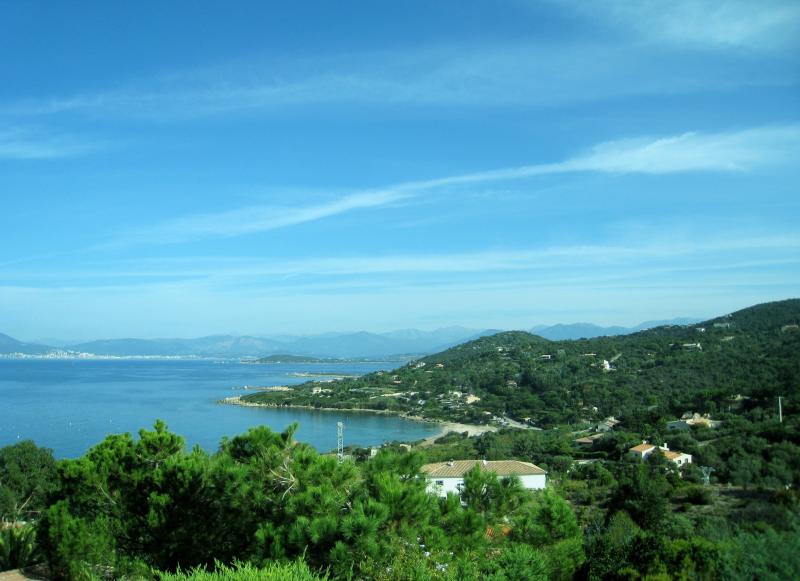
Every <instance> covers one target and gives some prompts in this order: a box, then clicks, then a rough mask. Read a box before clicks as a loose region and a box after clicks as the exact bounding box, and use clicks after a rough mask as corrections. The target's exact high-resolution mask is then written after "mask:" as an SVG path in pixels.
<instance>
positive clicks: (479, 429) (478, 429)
mask: <svg viewBox="0 0 800 581" xmlns="http://www.w3.org/2000/svg"><path fill="white" fill-rule="evenodd" d="M217 403H220V404H224V405H238V406H242V407H256V408H258V407H266V408H275V409H278V408H286V409H303V410H311V411H321V412H347V413H367V414H377V415H384V416H398V417H401V418H405V419H407V420H411V421H414V422H420V423H426V424H435V425H436V426H437V427H438V428H439V429H438V431H437V432H436V433H435V434H433V435H431V436H428V437H427V438H425V439H424V440H423V441H422V442H421V443H420V444H419V446H420V447H426V446H430V445H432V444H433V443H434V442H435V441H436V440H438V439H439V438H441V437H442V436H445V435H447V434H448V433H450V432H457V433H459V434H461V433H464V432H467V434H468V435H469V436H478V435H480V434H485V433H487V432H496V431H497V430H499V429H500V428H498V427H497V426H490V425H488V424H460V423H458V422H451V421H448V420H435V419H431V418H423V417H422V416H415V415H411V414H408V413H405V412H397V411H393V410H370V409H360V408H326V407H315V406H311V405H278V404H271V403H253V402H247V401H242V396H240V395H234V396H230V397H225V398H222V399H221V400H218V401H217Z"/></svg>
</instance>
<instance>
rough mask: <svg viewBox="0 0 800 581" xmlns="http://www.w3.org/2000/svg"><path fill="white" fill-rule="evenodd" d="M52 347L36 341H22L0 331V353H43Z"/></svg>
mask: <svg viewBox="0 0 800 581" xmlns="http://www.w3.org/2000/svg"><path fill="white" fill-rule="evenodd" d="M53 349H54V348H53V347H49V346H47V345H39V344H37V343H23V342H22V341H17V340H16V339H14V338H13V337H9V336H8V335H4V334H3V333H0V354H3V353H24V354H25V355H43V354H45V353H47V352H49V351H52V350H53Z"/></svg>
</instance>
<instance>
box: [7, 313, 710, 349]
mask: <svg viewBox="0 0 800 581" xmlns="http://www.w3.org/2000/svg"><path fill="white" fill-rule="evenodd" d="M694 322H697V319H687V318H681V319H672V320H669V321H648V322H646V323H642V324H641V325H637V326H636V327H600V326H597V325H592V324H590V323H574V324H570V325H561V324H559V325H551V326H537V327H534V328H533V329H531V332H532V333H535V334H537V335H539V336H541V337H544V338H546V339H550V340H565V339H580V338H592V337H600V336H604V335H626V334H628V333H633V332H636V331H641V330H644V329H650V328H652V327H657V326H661V325H686V324H691V323H694ZM500 331H501V330H500V329H484V330H480V329H469V328H465V327H446V328H443V329H436V330H435V331H421V330H419V329H402V330H398V331H390V332H388V333H369V332H366V331H359V332H353V333H325V334H321V335H279V336H273V337H252V336H237V335H211V336H208V337H200V338H196V339H135V338H130V339H99V340H96V341H88V342H85V343H77V344H73V345H66V346H64V347H63V348H56V347H51V346H48V345H40V344H36V343H24V342H21V341H17V340H16V339H13V338H12V337H9V336H8V335H3V334H0V354H9V353H22V354H26V355H43V354H46V353H49V352H54V351H58V350H59V349H63V350H67V351H76V352H81V353H92V354H94V355H105V356H118V357H125V356H148V357H179V356H194V357H230V358H239V357H248V358H249V357H252V358H257V357H266V356H269V355H275V354H281V355H298V356H309V357H329V358H331V357H334V358H343V359H353V358H382V357H393V356H402V355H426V354H429V353H436V352H438V351H442V350H444V349H447V348H449V347H452V346H454V345H458V344H459V343H464V342H465V341H471V340H473V339H477V338H479V337H484V336H487V335H494V334H495V333H499V332H500Z"/></svg>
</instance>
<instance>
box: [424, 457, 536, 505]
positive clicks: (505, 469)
mask: <svg viewBox="0 0 800 581" xmlns="http://www.w3.org/2000/svg"><path fill="white" fill-rule="evenodd" d="M475 466H477V467H478V468H479V469H480V470H483V471H486V472H494V473H495V474H497V476H498V477H499V478H507V477H509V476H518V477H519V479H520V481H521V482H522V486H523V487H525V488H527V489H529V490H541V489H543V488H544V487H545V486H546V484H547V472H545V471H544V470H543V469H541V468H539V467H538V466H536V465H535V464H531V463H530V462H520V461H519V460H451V461H449V462H435V463H433V464H425V465H424V466H423V467H422V468H421V469H420V471H421V472H422V473H423V474H424V475H425V477H426V478H427V479H428V492H430V493H431V494H436V495H438V496H441V497H445V496H447V493H448V492H452V493H454V494H460V493H461V489H462V488H463V486H464V475H465V474H466V473H467V472H469V471H470V470H472V469H473V468H474V467H475Z"/></svg>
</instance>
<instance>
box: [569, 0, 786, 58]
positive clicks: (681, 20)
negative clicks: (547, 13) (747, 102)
mask: <svg viewBox="0 0 800 581" xmlns="http://www.w3.org/2000/svg"><path fill="white" fill-rule="evenodd" d="M566 3H567V4H569V5H571V7H572V8H573V9H574V10H576V11H578V12H582V13H585V14H588V15H589V16H590V17H591V18H592V20H593V21H595V22H596V21H605V22H608V23H611V24H612V25H614V26H618V27H620V28H623V29H626V30H630V31H633V32H634V33H635V34H636V35H637V36H638V37H639V38H641V39H642V40H644V41H645V42H655V43H662V44H668V45H671V46H677V47H679V48H682V49H685V48H697V47H704V48H714V49H726V48H731V47H741V48H747V49H756V50H780V49H786V48H788V47H791V46H794V47H796V46H797V44H798V36H797V30H798V29H800V4H799V3H798V2H796V1H795V0H759V1H758V2H753V1H752V0H593V1H592V2H583V1H580V0H567V2H566Z"/></svg>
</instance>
